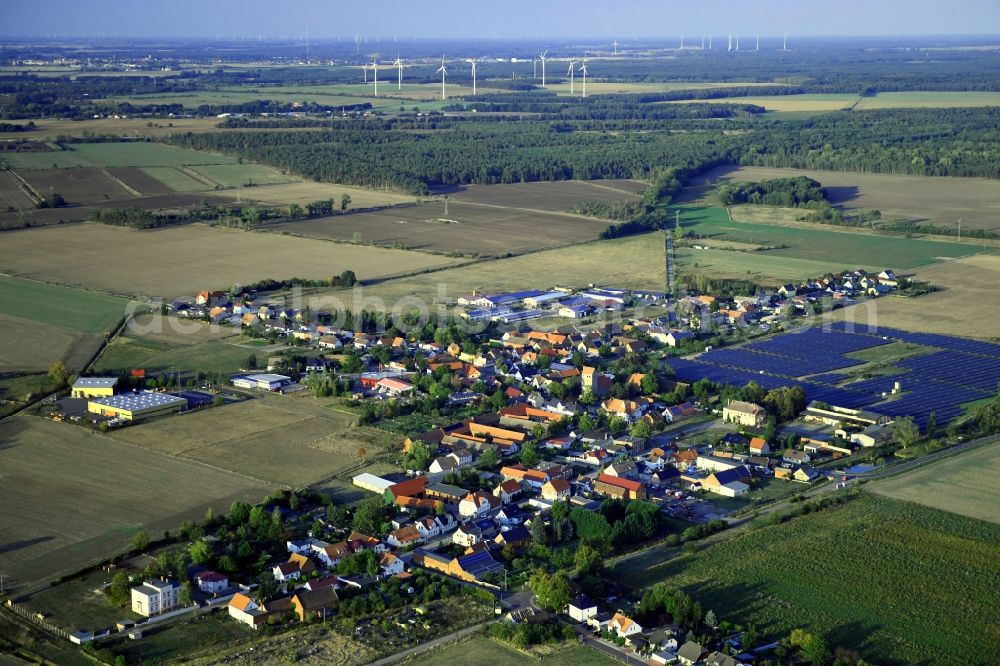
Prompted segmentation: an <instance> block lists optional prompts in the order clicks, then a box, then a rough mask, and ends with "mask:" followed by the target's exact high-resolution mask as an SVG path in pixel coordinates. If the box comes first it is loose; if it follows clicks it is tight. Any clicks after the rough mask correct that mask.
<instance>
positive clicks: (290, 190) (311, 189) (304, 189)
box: [157, 176, 416, 210]
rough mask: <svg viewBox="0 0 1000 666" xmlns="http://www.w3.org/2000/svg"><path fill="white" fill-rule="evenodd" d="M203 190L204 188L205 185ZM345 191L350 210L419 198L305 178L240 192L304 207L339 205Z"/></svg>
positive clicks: (245, 196) (229, 194) (232, 194)
mask: <svg viewBox="0 0 1000 666" xmlns="http://www.w3.org/2000/svg"><path fill="white" fill-rule="evenodd" d="M157 177H159V176H157ZM192 180H193V179H192ZM194 182H197V181H194ZM177 189H180V188H177ZM201 189H204V188H203V187H202V188H201ZM345 194H346V195H348V196H349V197H351V203H350V206H349V207H348V210H356V209H358V208H380V207H383V206H393V205H396V204H404V203H413V202H415V201H416V197H414V196H411V195H409V194H397V193H395V192H379V191H377V190H366V189H362V188H360V187H357V186H355V185H338V184H336V183H316V182H313V181H304V180H299V181H295V182H291V183H284V184H281V185H258V186H255V187H251V188H243V189H241V190H240V192H239V196H240V198H241V199H242V200H244V201H259V202H261V203H264V204H270V205H276V206H285V205H288V204H293V203H297V204H299V205H303V206H304V205H305V204H307V203H309V202H311V201H322V200H326V199H333V200H334V201H335V202H336V204H335V205H337V206H338V207H339V206H340V197H341V196H343V195H345ZM219 196H224V197H228V198H230V199H235V197H236V193H235V192H219Z"/></svg>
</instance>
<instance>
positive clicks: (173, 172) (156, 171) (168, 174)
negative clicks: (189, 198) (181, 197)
mask: <svg viewBox="0 0 1000 666" xmlns="http://www.w3.org/2000/svg"><path fill="white" fill-rule="evenodd" d="M142 170H143V171H144V172H146V173H147V174H148V175H150V176H152V177H153V178H155V179H156V180H158V181H160V182H161V183H163V184H164V185H166V186H167V187H169V188H170V189H172V190H173V191H174V192H204V191H205V190H208V189H211V188H210V187H209V186H208V185H206V184H205V183H203V182H201V181H200V180H197V179H196V178H192V177H191V176H189V175H188V174H186V173H184V172H183V171H181V170H180V169H177V168H174V167H170V166H154V167H142Z"/></svg>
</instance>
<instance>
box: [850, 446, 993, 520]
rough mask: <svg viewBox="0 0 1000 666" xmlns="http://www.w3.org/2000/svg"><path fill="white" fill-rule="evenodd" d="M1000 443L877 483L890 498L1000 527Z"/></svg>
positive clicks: (876, 490)
mask: <svg viewBox="0 0 1000 666" xmlns="http://www.w3.org/2000/svg"><path fill="white" fill-rule="evenodd" d="M997 479H1000V442H994V443H992V444H986V445H984V446H980V447H978V448H976V449H973V450H971V451H963V452H962V453H959V454H956V455H952V456H949V457H947V458H943V459H941V460H937V461H935V462H933V463H931V464H929V465H923V466H921V467H918V468H916V469H914V470H911V471H909V472H905V473H904V474H900V475H899V476H895V477H892V478H890V479H885V480H883V481H877V482H876V483H874V484H872V485H870V486H869V488H870V489H871V490H873V491H874V492H877V493H879V494H882V495H886V496H888V497H892V498H895V499H899V500H906V501H908V502H916V503H917V504H923V505H925V506H929V507H933V508H935V509H941V510H942V511H950V512H952V513H957V514H959V515H962V516H969V517H970V518H979V519H980V520H987V521H990V522H992V523H997V524H1000V484H998V483H997V482H996V480H997Z"/></svg>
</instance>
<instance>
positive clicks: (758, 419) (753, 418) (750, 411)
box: [722, 400, 767, 428]
mask: <svg viewBox="0 0 1000 666" xmlns="http://www.w3.org/2000/svg"><path fill="white" fill-rule="evenodd" d="M722 420H723V421H728V422H729V423H737V424H739V425H742V426H749V427H751V428H759V427H761V426H763V425H764V424H765V423H766V422H767V412H766V411H765V410H764V408H763V407H761V406H760V405H757V404H754V403H752V402H744V401H742V400H732V401H730V403H729V404H728V405H726V406H725V407H723V408H722Z"/></svg>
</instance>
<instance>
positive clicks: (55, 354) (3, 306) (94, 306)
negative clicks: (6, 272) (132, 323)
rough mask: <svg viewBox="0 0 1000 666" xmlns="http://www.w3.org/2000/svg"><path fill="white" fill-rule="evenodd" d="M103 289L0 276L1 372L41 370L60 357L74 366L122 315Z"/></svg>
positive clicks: (94, 348)
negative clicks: (73, 286) (97, 291)
mask: <svg viewBox="0 0 1000 666" xmlns="http://www.w3.org/2000/svg"><path fill="white" fill-rule="evenodd" d="M125 305H126V303H125V301H123V300H121V299H118V298H114V297H111V296H108V295H105V294H100V293H93V292H85V291H80V290H77V289H67V288H64V287H58V286H55V285H48V284H42V283H40V282H33V281H30V280H19V279H17V278H11V277H6V276H0V371H2V372H4V373H8V372H43V371H45V370H46V369H48V367H49V365H51V364H52V362H53V361H56V360H60V359H61V360H62V361H63V362H64V363H65V364H66V365H67V367H69V368H70V369H79V368H80V367H82V365H83V363H85V362H86V361H87V360H88V359H89V358H90V356H91V355H92V354H93V353H94V352H95V351H97V348H98V346H99V345H100V343H101V341H102V340H103V338H104V335H105V334H106V333H108V332H109V331H111V329H112V328H113V327H114V326H115V325H116V324H117V323H118V322H119V321H120V320H121V319H122V317H124V316H125Z"/></svg>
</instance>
